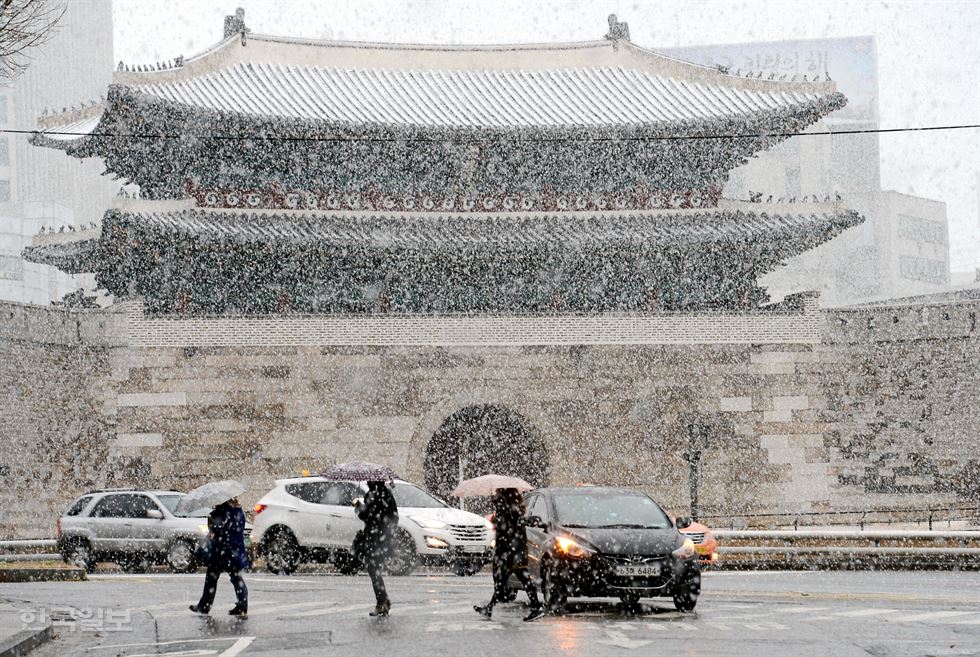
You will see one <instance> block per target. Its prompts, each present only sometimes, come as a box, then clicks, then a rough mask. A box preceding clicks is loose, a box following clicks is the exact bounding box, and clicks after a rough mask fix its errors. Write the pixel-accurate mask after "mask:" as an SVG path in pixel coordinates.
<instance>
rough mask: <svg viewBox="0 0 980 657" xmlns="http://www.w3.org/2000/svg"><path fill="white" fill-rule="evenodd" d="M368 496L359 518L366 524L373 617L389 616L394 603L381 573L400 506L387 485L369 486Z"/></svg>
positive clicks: (359, 506)
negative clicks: (372, 594)
mask: <svg viewBox="0 0 980 657" xmlns="http://www.w3.org/2000/svg"><path fill="white" fill-rule="evenodd" d="M367 485H368V492H367V495H365V496H364V502H363V503H362V504H356V505H355V507H354V508H355V510H356V512H357V517H358V518H360V519H361V520H362V521H363V522H364V530H363V531H364V533H363V536H364V541H363V552H364V566H365V567H366V568H367V571H368V576H369V577H370V578H371V586H372V587H374V598H375V607H374V611H372V612H371V613H370V615H371V616H387V615H388V611H389V610H390V609H391V600H390V599H389V598H388V592H387V591H386V590H385V582H384V578H383V577H382V576H381V570H382V568H383V567H384V563H385V561H387V559H388V556H389V554H390V553H391V546H392V544H393V542H394V540H395V528H396V527H397V526H398V504H396V503H395V496H394V495H393V494H392V492H391V489H390V488H388V486H386V485H385V483H384V482H383V481H369V482H367Z"/></svg>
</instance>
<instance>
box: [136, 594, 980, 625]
mask: <svg viewBox="0 0 980 657" xmlns="http://www.w3.org/2000/svg"><path fill="white" fill-rule="evenodd" d="M468 588H473V589H474V591H479V590H480V589H479V588H478V587H468ZM326 597H327V596H324V598H326ZM458 597H459V596H456V597H454V598H453V599H449V600H429V601H425V602H424V603H423V602H419V601H418V600H406V601H405V602H403V603H398V602H396V604H395V606H394V607H393V610H392V614H393V615H397V616H398V617H410V618H412V619H414V620H419V621H422V622H423V623H426V630H427V631H430V632H447V631H448V632H453V631H464V630H465V631H470V630H476V631H493V630H494V629H499V628H501V627H504V626H505V625H506V624H507V623H510V622H518V621H520V618H521V616H522V615H523V614H525V613H526V608H525V606H524V605H522V604H519V603H515V604H502V605H500V606H499V607H498V608H497V613H496V614H495V616H494V621H499V622H489V623H488V622H487V621H485V620H483V619H480V618H477V617H476V615H475V613H474V611H473V604H474V602H480V601H481V598H480V597H479V595H474V596H473V600H472V601H470V600H467V601H466V602H461V601H460V600H459V599H458ZM324 598H320V599H317V600H306V601H302V602H283V601H281V600H276V599H266V600H255V601H253V603H252V605H251V608H250V610H249V617H250V618H252V619H269V620H275V621H302V620H316V619H324V620H327V619H331V618H333V619H337V620H339V619H343V618H346V617H352V618H360V617H362V616H364V615H365V614H366V613H367V611H369V610H370V609H372V608H373V606H374V605H373V604H371V603H369V602H361V603H357V604H345V603H338V602H331V601H330V600H329V599H324ZM134 611H144V612H148V613H150V614H151V615H152V616H153V617H154V618H155V619H158V620H163V619H173V618H181V617H186V616H187V615H188V614H189V611H188V609H187V603H186V602H174V603H166V604H161V605H151V606H148V607H142V608H139V609H135V610H134ZM621 618H622V619H625V620H617V619H621ZM557 619H561V620H562V621H569V620H575V619H578V620H581V621H583V622H603V623H607V624H608V623H609V622H610V621H613V622H618V623H620V624H621V625H622V628H621V629H637V628H642V629H646V630H649V631H652V632H657V631H660V630H667V629H676V630H679V631H692V630H698V629H700V630H701V631H703V630H705V629H708V628H717V629H723V630H724V629H736V628H738V629H740V630H742V629H744V630H749V631H760V632H772V631H779V630H786V629H788V628H789V627H790V626H794V625H797V624H799V623H801V622H804V623H811V624H812V623H821V622H829V623H840V622H846V621H859V622H875V623H889V624H896V625H897V624H903V625H914V624H928V625H964V626H971V625H972V626H980V609H972V608H971V609H941V610H937V609H935V608H933V609H929V610H926V609H921V608H919V609H917V608H915V607H911V606H906V607H867V606H861V607H856V608H855V607H854V606H851V605H837V606H827V605H813V604H787V603H778V602H768V601H767V602H748V601H746V602H734V603H731V602H724V601H718V600H715V599H712V597H711V596H706V597H705V598H704V599H702V601H701V603H700V604H699V606H698V609H697V612H696V613H694V614H686V613H681V612H678V611H675V610H674V609H673V607H672V605H671V603H670V601H669V600H667V599H663V600H652V601H644V604H643V606H642V608H641V610H640V611H639V612H638V613H635V614H630V615H626V614H624V612H623V610H622V608H621V606H620V605H619V604H618V603H617V602H615V601H601V600H600V601H592V600H590V601H581V602H575V601H573V602H572V603H571V604H570V605H569V609H568V611H567V613H566V614H564V615H562V616H551V617H549V618H546V619H544V620H545V622H547V621H548V620H553V621H554V620H557Z"/></svg>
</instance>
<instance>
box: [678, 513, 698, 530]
mask: <svg viewBox="0 0 980 657" xmlns="http://www.w3.org/2000/svg"><path fill="white" fill-rule="evenodd" d="M692 522H694V521H693V520H691V518H690V517H688V516H681V517H680V518H678V519H677V520H675V521H674V527H677V528H678V529H687V528H688V527H690V526H691V523H692Z"/></svg>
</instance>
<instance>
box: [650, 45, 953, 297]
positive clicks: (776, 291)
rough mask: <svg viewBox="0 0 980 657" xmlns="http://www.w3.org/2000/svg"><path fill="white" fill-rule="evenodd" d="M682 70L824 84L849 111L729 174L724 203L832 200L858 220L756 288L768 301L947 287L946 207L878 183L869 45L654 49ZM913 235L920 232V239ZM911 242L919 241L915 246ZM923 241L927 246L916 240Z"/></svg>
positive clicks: (836, 114)
mask: <svg viewBox="0 0 980 657" xmlns="http://www.w3.org/2000/svg"><path fill="white" fill-rule="evenodd" d="M660 52H663V53H665V54H668V55H670V56H674V57H678V58H681V59H686V60H689V61H693V62H697V63H701V64H712V65H718V66H724V67H726V68H728V69H729V70H730V71H731V72H732V73H737V74H740V75H743V76H751V77H758V76H760V75H761V76H762V77H763V78H764V79H765V78H769V77H770V76H774V77H775V79H777V80H778V79H780V78H783V77H785V79H787V80H790V79H792V78H794V77H795V78H796V79H797V80H801V79H803V78H804V76H805V77H806V79H809V80H813V79H814V77H817V78H819V79H824V78H825V77H826V76H827V75H829V76H830V78H831V79H833V80H834V81H835V82H836V83H837V87H838V89H840V90H841V92H843V93H844V95H845V96H847V99H848V103H847V106H846V107H845V108H844V109H842V110H839V111H837V112H834V113H833V114H831V115H830V116H828V117H825V118H824V119H823V120H821V121H820V122H819V123H817V124H815V125H814V126H812V127H811V128H810V129H809V130H807V131H806V132H809V133H821V132H844V131H847V132H848V133H849V134H837V135H833V136H821V137H806V136H803V137H794V138H792V139H790V140H788V141H786V142H784V143H782V144H780V145H778V146H776V147H775V148H773V149H772V150H770V151H768V152H764V153H759V154H758V156H757V157H755V158H753V159H752V160H751V161H750V162H749V163H748V164H746V165H744V166H742V167H740V168H739V169H736V170H735V171H733V172H732V176H731V178H730V179H729V182H728V185H727V186H726V187H725V190H724V194H725V196H727V197H729V198H748V197H749V194H750V193H761V194H762V195H763V200H765V199H766V198H767V197H768V196H770V195H771V196H772V197H773V200H778V199H779V198H783V199H785V200H789V199H796V200H797V201H798V202H799V201H801V200H804V199H807V198H812V197H813V196H817V197H819V198H823V197H824V196H826V195H828V194H830V195H831V196H833V195H835V194H840V195H841V197H842V198H843V199H844V202H845V204H846V205H847V206H848V207H851V208H854V209H855V210H857V211H858V212H860V213H861V214H862V215H863V216H864V217H865V218H866V221H865V223H864V224H863V225H862V226H859V227H857V228H855V229H854V230H852V231H850V232H848V234H847V236H846V238H843V239H837V240H833V241H831V242H828V243H827V244H824V245H822V246H820V247H818V248H817V249H814V250H812V251H810V252H808V253H805V254H802V255H800V256H798V257H796V258H793V259H792V260H790V261H789V262H788V263H787V266H786V267H784V268H782V269H780V270H778V271H776V272H773V273H771V274H769V275H767V276H765V277H763V278H762V279H761V283H762V284H763V285H764V286H766V287H767V288H768V291H769V294H770V296H772V298H773V299H774V300H776V299H779V298H781V297H783V296H785V295H787V294H791V293H793V292H796V291H800V290H809V289H813V288H814V287H815V286H817V287H819V288H820V291H821V293H822V301H823V303H824V304H825V305H846V304H850V303H857V302H862V301H871V300H877V299H885V298H895V297H902V296H909V295H916V294H925V293H929V292H934V291H938V290H940V289H943V288H944V287H946V286H947V285H948V284H949V238H948V234H949V232H948V229H947V220H946V206H945V204H944V203H940V202H937V201H928V200H926V199H920V198H917V197H913V196H909V195H906V194H899V193H897V192H889V191H883V190H882V189H881V182H880V171H879V170H880V166H879V147H878V135H877V134H876V133H865V134H861V133H857V134H855V131H861V130H876V129H877V128H878V127H879V124H878V73H877V59H876V54H875V42H874V37H871V36H867V37H851V38H843V39H818V40H804V41H775V42H765V43H740V44H729V45H717V46H698V47H689V48H672V49H660ZM920 229H921V230H920ZM913 235H917V236H918V237H913ZM925 235H928V239H925V238H924V236H925Z"/></svg>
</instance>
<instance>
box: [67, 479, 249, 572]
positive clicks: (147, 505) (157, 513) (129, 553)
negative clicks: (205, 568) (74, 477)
mask: <svg viewBox="0 0 980 657" xmlns="http://www.w3.org/2000/svg"><path fill="white" fill-rule="evenodd" d="M183 495H184V493H181V492H179V491H169V490H166V491H165V490H130V489H109V490H97V491H92V492H90V493H86V494H85V495H83V496H82V497H80V498H78V499H77V500H75V502H74V503H73V504H72V505H71V506H70V507H69V508H68V510H67V511H66V512H65V514H64V515H63V516H61V517H60V518H59V519H58V550H59V551H60V552H61V555H62V557H63V558H64V559H65V561H66V562H68V563H74V564H76V565H78V566H81V567H83V568H85V569H86V570H88V571H89V572H91V571H92V569H93V568H95V565H96V564H97V563H98V562H100V561H114V562H116V563H118V564H119V565H120V566H122V567H123V568H124V569H125V570H126V571H129V572H142V571H144V570H146V568H147V567H148V566H149V565H150V564H151V563H166V564H167V565H168V566H169V567H170V569H171V570H173V571H174V572H177V573H186V572H192V571H193V570H195V569H196V568H197V567H198V560H197V557H196V556H195V555H196V554H197V551H198V547H199V546H200V545H202V544H203V542H204V541H205V540H206V538H207V535H208V525H207V516H208V513H209V512H210V509H199V510H197V511H194V512H192V513H190V514H177V513H176V511H175V509H176V508H177V501H178V500H180V498H181V497H183ZM247 529H248V528H247Z"/></svg>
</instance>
